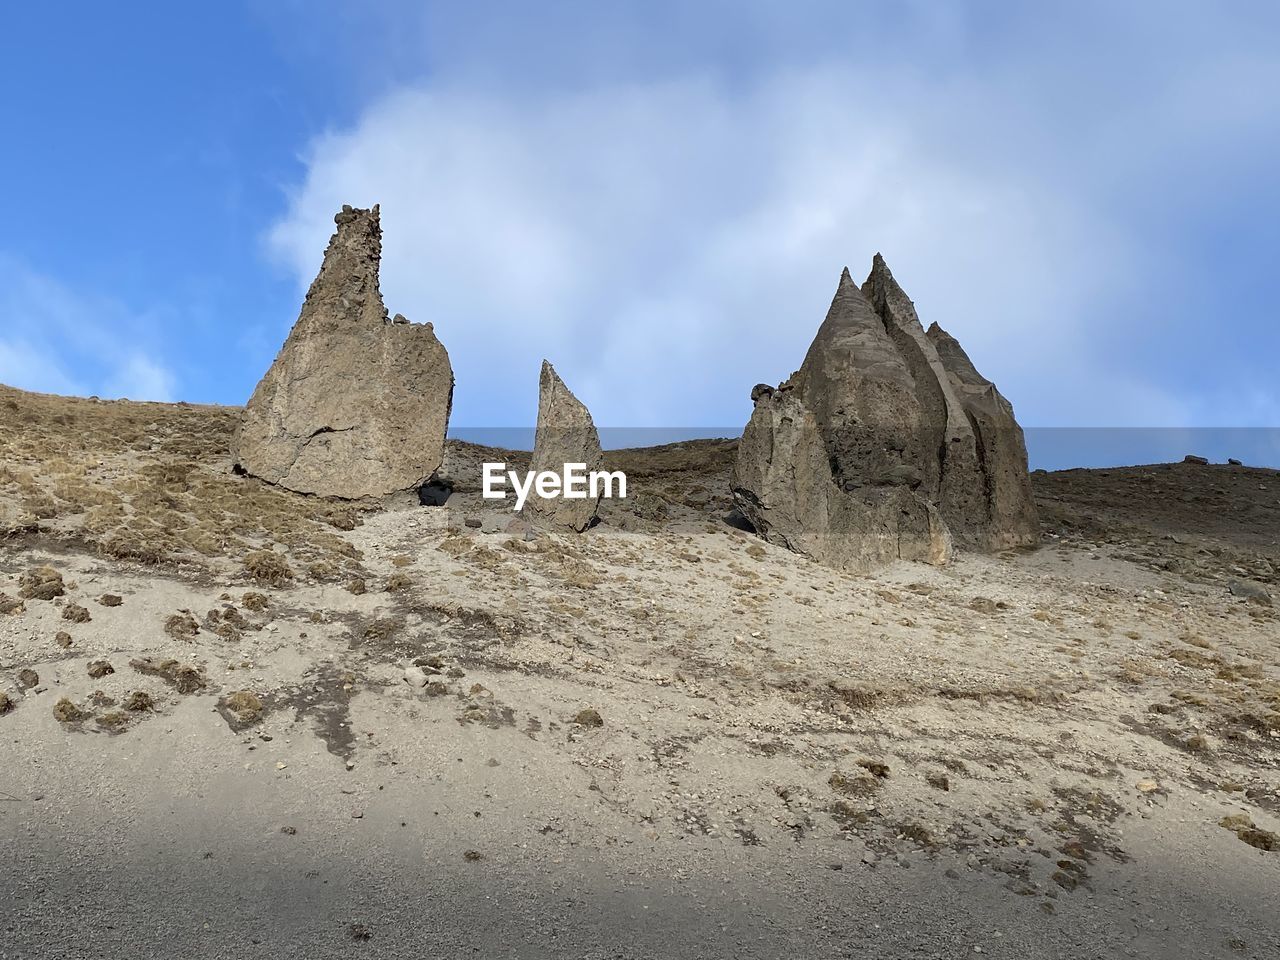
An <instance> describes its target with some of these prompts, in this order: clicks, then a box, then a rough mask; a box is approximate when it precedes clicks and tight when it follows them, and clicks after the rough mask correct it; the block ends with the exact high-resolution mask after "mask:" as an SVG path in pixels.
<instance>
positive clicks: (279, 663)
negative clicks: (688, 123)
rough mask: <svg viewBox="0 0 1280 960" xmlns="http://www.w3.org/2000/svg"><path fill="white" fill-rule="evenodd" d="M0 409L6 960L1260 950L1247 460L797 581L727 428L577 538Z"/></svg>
mask: <svg viewBox="0 0 1280 960" xmlns="http://www.w3.org/2000/svg"><path fill="white" fill-rule="evenodd" d="M235 417H236V411H235V410H231V409H226V408H210V407H194V406H187V405H161V404H140V403H128V402H123V401H121V402H98V401H94V400H71V399H67V398H56V397H48V396H42V395H35V394H27V393H21V392H19V391H14V390H9V389H7V388H0V453H2V454H3V460H2V461H0V464H2V465H0V957H5V958H8V957H45V956H49V957H53V956H57V957H117V956H119V957H141V956H201V957H205V956H208V957H224V956H225V957H246V956H263V957H286V956H287V957H293V956H297V957H317V956H338V955H341V956H347V955H357V956H358V955H362V954H367V955H370V956H405V957H421V956H468V957H470V956H480V955H495V956H511V957H568V956H572V957H601V958H604V957H615V958H623V957H626V958H631V957H635V958H639V957H690V958H692V957H712V956H725V957H776V956H782V955H787V956H796V957H886V956H921V957H961V956H965V957H968V956H972V955H975V954H989V955H992V956H997V957H1010V958H1026V957H1073V958H1074V957H1124V956H1137V957H1152V958H1164V957H1172V956H1197V957H1224V958H1225V957H1231V958H1235V957H1258V958H1263V957H1268V958H1270V957H1275V956H1277V955H1280V917H1277V914H1276V910H1275V894H1274V891H1275V890H1276V889H1280V837H1277V833H1280V766H1278V761H1280V672H1278V668H1280V621H1278V618H1277V614H1278V613H1280V609H1277V606H1274V605H1273V601H1274V602H1275V603H1280V473H1277V471H1274V470H1265V469H1256V468H1249V467H1227V466H1197V465H1194V464H1175V465H1154V466H1146V467H1129V468H1123V469H1111V470H1069V471H1061V472H1057V473H1051V474H1036V475H1034V476H1033V484H1034V487H1035V492H1036V497H1037V501H1038V504H1039V507H1040V511H1041V517H1042V524H1043V539H1042V543H1041V545H1040V546H1039V547H1038V548H1037V549H1035V550H1030V551H1026V552H1021V553H1010V554H1006V555H1001V556H979V555H972V554H962V555H961V556H960V557H959V558H958V560H957V561H956V562H955V563H954V564H952V565H951V566H948V567H945V568H933V567H929V566H924V565H919V564H908V563H903V564H899V565H896V566H892V567H889V568H887V569H885V570H882V571H879V572H877V573H875V574H873V575H861V576H855V575H847V574H842V573H838V572H835V571H831V570H828V569H825V568H822V567H819V566H816V565H814V564H811V563H809V562H807V561H804V560H803V559H801V558H798V557H796V556H794V555H791V554H789V553H787V552H785V551H783V550H780V549H778V548H776V547H773V546H770V545H768V544H765V543H762V542H761V541H760V540H758V539H757V538H756V537H754V536H753V535H752V534H751V533H750V532H749V531H746V530H743V529H741V525H740V524H738V523H737V522H736V520H735V517H734V515H733V513H732V511H731V504H730V502H729V499H728V493H727V489H728V483H727V479H728V471H729V468H730V464H731V462H732V458H733V455H734V443H733V441H699V442H693V443H687V444H677V445H673V446H670V447H665V448H655V449H652V450H633V451H618V452H615V453H613V454H610V460H611V462H612V463H613V464H614V465H615V466H617V467H619V468H622V469H625V470H626V471H627V474H628V480H629V486H630V489H629V497H628V499H627V500H626V501H621V502H613V503H609V504H607V505H606V506H605V509H604V510H603V516H602V523H601V524H600V525H599V526H598V527H596V528H594V529H593V530H591V531H589V532H588V533H587V534H585V535H582V536H578V537H563V536H556V535H548V534H545V533H537V532H534V531H532V530H528V529H527V528H525V527H524V526H523V525H522V524H521V523H520V522H519V521H514V522H513V521H512V517H511V514H510V513H509V511H506V510H505V508H504V507H503V506H502V505H501V504H494V503H492V502H483V501H481V499H480V498H479V495H478V492H477V490H476V485H475V483H474V482H473V479H471V478H473V477H474V475H475V465H476V464H477V463H478V462H479V461H481V460H484V459H489V458H491V457H493V458H496V459H503V458H505V459H510V460H512V461H513V465H514V462H518V460H519V458H518V456H515V455H512V456H508V455H506V454H503V455H502V456H501V457H498V456H496V455H495V454H494V453H493V452H492V451H486V450H484V449H481V448H475V447H471V446H469V445H466V444H458V443H453V444H452V445H451V448H450V454H449V456H450V460H449V463H448V464H447V471H446V472H448V473H449V474H450V476H451V477H453V478H454V479H455V492H454V494H453V496H452V497H451V498H450V499H449V501H448V503H447V504H446V505H444V506H435V507H433V506H423V505H421V504H420V503H419V500H418V498H417V497H416V496H409V495H405V496H403V497H399V498H391V499H389V500H388V501H386V502H382V503H376V504H372V503H369V504H345V503H339V502H330V501H323V500H316V499H312V498H306V497H300V496H294V495H291V494H288V493H286V492H284V491H281V490H278V489H274V488H271V487H269V486H266V485H264V484H261V483H259V482H258V481H255V480H252V479H249V478H245V477H237V476H234V475H233V474H232V472H231V469H230V466H231V465H230V462H229V460H228V458H227V456H226V452H225V451H226V449H227V439H228V437H229V434H230V430H231V429H232V427H233V425H234V422H235Z"/></svg>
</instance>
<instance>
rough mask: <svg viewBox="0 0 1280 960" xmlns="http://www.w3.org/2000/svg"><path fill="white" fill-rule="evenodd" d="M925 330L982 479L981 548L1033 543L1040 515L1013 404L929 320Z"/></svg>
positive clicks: (1025, 449)
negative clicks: (968, 428)
mask: <svg viewBox="0 0 1280 960" xmlns="http://www.w3.org/2000/svg"><path fill="white" fill-rule="evenodd" d="M927 335H928V337H929V341H930V342H931V343H932V344H933V345H934V347H935V349H936V350H937V351H938V356H939V358H940V359H941V362H942V365H943V367H944V368H945V369H946V371H947V377H948V379H949V380H950V382H951V387H952V389H953V390H954V391H955V394H956V396H957V397H958V398H959V400H960V403H961V404H962V406H963V407H964V411H965V414H966V416H967V417H968V418H969V422H970V423H971V424H972V425H973V431H974V436H975V442H976V445H977V450H978V456H979V459H980V462H981V463H982V467H983V475H984V481H985V482H984V486H983V494H984V497H983V500H984V506H985V508H986V509H985V520H986V528H985V529H986V547H987V548H988V549H991V550H999V549H1004V548H1008V547H1021V546H1029V545H1031V544H1034V543H1036V542H1037V541H1038V540H1039V539H1040V520H1039V516H1038V514H1037V512H1036V505H1035V500H1034V499H1033V497H1032V495H1031V478H1030V475H1029V474H1028V473H1027V444H1026V440H1025V438H1024V437H1023V434H1022V427H1020V426H1019V425H1018V421H1017V419H1016V418H1015V417H1014V415H1013V404H1011V403H1010V402H1009V401H1008V400H1006V399H1005V398H1004V396H1003V395H1002V394H1001V393H1000V391H999V390H997V389H996V385H995V384H994V383H992V382H991V381H990V380H988V379H987V378H986V377H984V376H983V375H982V374H980V373H979V372H978V370H977V368H976V367H975V366H974V365H973V361H972V360H970V359H969V355H968V354H967V353H965V352H964V348H963V347H961V346H960V343H959V341H957V340H956V338H955V337H953V336H951V334H949V333H947V332H946V331H945V330H943V329H942V328H941V327H940V326H938V324H937V323H933V324H930V326H929V330H928V332H927Z"/></svg>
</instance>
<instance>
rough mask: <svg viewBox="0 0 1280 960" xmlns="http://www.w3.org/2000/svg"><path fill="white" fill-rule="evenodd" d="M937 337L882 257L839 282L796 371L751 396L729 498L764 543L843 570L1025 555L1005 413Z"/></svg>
mask: <svg viewBox="0 0 1280 960" xmlns="http://www.w3.org/2000/svg"><path fill="white" fill-rule="evenodd" d="M935 331H937V332H936V333H935ZM944 337H946V335H945V334H942V333H941V331H940V330H938V328H937V326H936V325H935V326H934V327H933V328H930V330H929V331H927V332H926V331H925V329H924V328H923V326H922V325H921V323H920V320H919V318H918V317H917V315H916V310H915V306H914V305H913V304H912V302H911V300H910V299H909V298H908V297H907V295H906V294H905V293H904V292H903V290H902V288H901V287H900V286H899V285H898V283H897V281H896V280H894V278H893V274H892V273H891V272H890V271H889V267H888V265H887V264H886V263H885V261H884V258H883V257H881V256H880V255H879V254H876V256H875V259H874V260H873V262H872V267H871V273H870V275H869V276H868V277H867V280H866V282H865V283H864V284H863V285H862V287H861V288H859V287H858V286H857V284H855V283H854V282H853V280H852V278H851V277H850V275H849V271H848V270H847V269H846V270H845V271H844V273H843V274H842V275H841V277H840V283H839V286H838V287H837V289H836V295H835V298H834V299H833V300H832V303H831V308H830V310H828V312H827V317H826V319H825V320H824V321H823V323H822V326H821V327H819V329H818V333H817V336H816V337H814V340H813V344H812V345H811V346H810V347H809V351H808V353H807V354H806V355H805V358H804V362H803V363H802V364H801V366H800V369H799V370H798V371H797V372H796V373H795V374H794V375H793V376H792V378H791V379H790V380H788V381H786V382H785V383H783V384H781V385H780V386H779V387H778V389H777V390H768V389H761V388H760V387H757V388H756V389H755V390H753V391H752V397H753V399H754V400H755V412H754V414H753V415H752V418H751V422H750V423H749V424H748V425H747V428H746V430H745V431H744V433H743V437H742V440H741V443H740V445H739V451H738V461H737V464H736V466H735V470H734V476H733V481H732V485H733V495H734V499H735V501H736V502H737V504H738V506H739V509H741V510H742V512H743V513H744V514H745V515H746V517H747V518H748V519H749V520H750V521H751V522H752V523H753V524H754V525H755V527H756V530H757V532H758V533H760V535H761V536H763V537H764V538H765V539H767V540H770V541H772V542H775V543H780V544H783V545H786V546H788V547H790V548H791V549H793V550H796V551H797V552H799V553H803V554H805V555H807V556H810V557H812V558H813V559H815V560H818V561H820V562H823V563H827V564H829V565H832V566H836V567H841V568H850V569H868V568H870V567H874V566H876V565H877V564H880V563H884V562H886V561H889V560H893V559H918V560H927V561H929V562H932V563H944V562H946V561H947V560H948V559H949V557H950V555H951V549H952V543H953V542H954V543H955V544H957V545H961V546H966V547H970V548H973V549H980V550H988V549H1000V548H1004V547H1009V546H1017V545H1022V544H1028V543H1033V542H1035V539H1036V538H1037V537H1038V526H1037V523H1036V516H1035V507H1034V505H1033V503H1032V501H1031V493H1030V484H1029V480H1028V478H1027V463H1026V451H1025V448H1024V446H1023V444H1022V432H1021V430H1020V429H1019V428H1018V426H1017V423H1016V422H1015V421H1014V420H1013V411H1012V408H1011V407H1010V406H1009V405H1008V402H1007V401H1005V400H1004V398H1003V397H1001V396H1000V395H999V393H998V392H997V391H996V390H995V387H994V386H993V385H992V384H990V383H989V382H988V381H986V380H985V379H983V378H982V377H981V376H980V375H979V374H978V373H977V371H976V370H974V369H973V365H972V364H971V363H969V360H968V357H966V356H965V355H964V353H963V351H961V350H960V349H959V344H956V343H955V341H954V340H951V339H950V338H946V341H949V343H948V342H946V341H944V340H942V338H944ZM961 358H963V359H961Z"/></svg>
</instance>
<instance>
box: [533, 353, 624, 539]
mask: <svg viewBox="0 0 1280 960" xmlns="http://www.w3.org/2000/svg"><path fill="white" fill-rule="evenodd" d="M570 463H575V464H583V465H584V469H585V472H586V473H587V474H590V473H591V472H592V471H595V470H600V469H601V468H602V466H603V464H604V455H603V453H602V452H601V450H600V437H599V435H598V434H597V433H596V425H595V423H594V422H592V420H591V414H590V412H589V411H588V410H587V408H586V407H585V406H584V405H583V404H582V402H581V401H580V400H579V399H578V398H577V397H575V396H574V395H573V394H572V393H571V392H570V391H569V388H568V387H566V386H565V385H564V381H563V380H561V379H560V377H559V376H558V375H557V374H556V372H555V369H554V368H552V366H551V364H549V363H548V362H547V361H545V360H544V361H542V374H541V376H540V378H539V384H538V427H537V430H536V432H535V434H534V440H533V457H532V459H531V460H530V463H529V469H530V470H532V471H534V472H535V473H537V472H541V471H546V470H549V471H552V472H554V473H556V474H559V475H561V476H562V477H563V475H564V471H565V465H566V464H570ZM602 492H603V491H602V490H599V489H598V490H597V491H596V493H595V496H591V495H590V490H589V489H588V491H587V493H588V495H587V496H586V497H584V498H578V499H569V498H567V497H564V496H557V497H546V498H543V497H539V496H538V494H537V492H536V491H531V492H530V493H529V499H528V500H527V501H525V505H524V509H523V511H522V512H523V513H524V514H525V515H527V516H528V517H529V518H530V519H532V520H534V521H536V522H538V523H540V524H543V525H546V526H551V527H560V528H563V529H566V530H572V531H575V532H581V531H583V530H585V529H587V527H589V526H591V524H592V523H593V522H594V521H595V518H596V508H597V507H598V506H599V502H600V495H601V493H602Z"/></svg>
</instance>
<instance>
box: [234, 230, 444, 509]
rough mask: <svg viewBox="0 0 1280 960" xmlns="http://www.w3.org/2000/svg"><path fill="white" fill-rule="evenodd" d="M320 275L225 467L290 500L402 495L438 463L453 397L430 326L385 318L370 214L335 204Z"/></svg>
mask: <svg viewBox="0 0 1280 960" xmlns="http://www.w3.org/2000/svg"><path fill="white" fill-rule="evenodd" d="M334 221H335V222H336V223H337V226H338V229H337V231H336V232H335V233H334V235H333V237H332V239H331V240H330V241H329V247H328V249H327V250H326V251H325V256H324V263H323V264H322V266H321V267H320V273H319V274H318V275H317V276H316V279H315V280H314V281H313V282H312V284H311V289H310V290H309V291H308V292H307V297H306V300H305V301H304V302H303V305H302V311H301V313H300V314H299V316H298V320H297V323H295V324H294V326H293V330H292V331H290V333H289V336H288V339H286V340H285V343H284V346H283V347H282V348H281V350H280V353H279V355H278V356H277V357H276V359H275V362H274V363H273V364H272V365H271V368H270V369H269V370H268V371H267V373H266V375H265V376H264V377H263V378H262V381H261V382H260V383H259V384H258V386H257V389H256V390H254V392H253V396H252V397H251V398H250V400H249V403H248V405H247V406H246V408H245V411H244V415H243V417H242V419H241V422H240V426H239V429H238V430H237V431H236V434H235V437H234V438H233V441H232V457H233V459H234V461H235V463H236V465H237V466H238V467H239V468H241V469H242V470H244V471H245V472H246V473H249V474H251V475H253V476H255V477H259V478H261V479H263V480H266V481H268V482H270V483H275V484H279V485H280V486H282V487H286V488H288V489H290V490H295V491H297V492H299V493H310V494H318V495H321V496H332V497H343V498H347V499H358V498H361V497H374V496H383V495H386V494H389V493H394V492H396V491H400V490H408V489H411V488H413V487H416V486H419V485H420V484H422V483H423V482H425V481H426V480H428V479H429V478H430V477H431V475H432V474H433V473H434V472H435V470H436V469H437V468H438V467H439V466H440V462H441V460H442V458H443V453H444V437H445V431H446V429H447V428H448V424H449V410H450V406H451V403H452V399H453V369H452V367H451V366H450V364H449V355H448V353H447V352H446V351H445V348H444V346H443V345H442V344H441V343H440V341H439V340H438V339H437V338H436V335H435V331H434V330H433V329H432V325H431V324H430V323H427V324H415V323H409V322H407V321H406V320H405V319H404V318H403V317H402V316H400V315H399V314H396V316H395V317H394V318H389V317H388V315H387V309H386V307H385V306H383V303H382V294H381V292H380V291H379V288H378V266H379V263H380V261H381V258H382V228H381V226H380V221H379V211H378V208H377V207H376V206H375V207H373V208H372V209H371V210H361V209H353V208H352V207H343V208H342V211H341V212H340V213H339V214H338V215H337V216H336V217H334Z"/></svg>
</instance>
